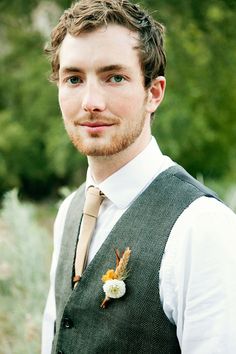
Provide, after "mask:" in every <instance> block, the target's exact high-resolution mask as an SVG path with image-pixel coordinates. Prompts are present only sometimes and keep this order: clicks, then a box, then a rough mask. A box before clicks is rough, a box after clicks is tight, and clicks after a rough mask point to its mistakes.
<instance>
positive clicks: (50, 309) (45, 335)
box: [41, 193, 74, 354]
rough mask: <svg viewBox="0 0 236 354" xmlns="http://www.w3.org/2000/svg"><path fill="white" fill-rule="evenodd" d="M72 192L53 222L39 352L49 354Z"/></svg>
mask: <svg viewBox="0 0 236 354" xmlns="http://www.w3.org/2000/svg"><path fill="white" fill-rule="evenodd" d="M73 196H74V193H72V194H70V195H69V196H68V197H67V198H66V199H65V200H64V201H63V203H62V204H61V206H60V208H59V211H58V213H57V217H56V219H55V223H54V230H53V234H54V242H53V255H52V263H51V270H50V287H49V292H48V297H47V301H46V306H45V310H44V314H43V322H42V343H41V354H50V353H51V349H52V341H53V337H54V323H55V321H56V302H55V277H56V269H57V263H58V258H59V253H60V247H61V240H62V235H63V230H64V224H65V219H66V214H67V211H68V208H69V205H70V203H71V200H72V199H73Z"/></svg>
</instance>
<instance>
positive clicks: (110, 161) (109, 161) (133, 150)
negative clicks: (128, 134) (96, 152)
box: [88, 135, 151, 183]
mask: <svg viewBox="0 0 236 354" xmlns="http://www.w3.org/2000/svg"><path fill="white" fill-rule="evenodd" d="M150 140H151V135H150V136H149V137H147V138H146V139H145V140H143V141H139V138H138V139H137V140H136V141H135V142H134V143H133V144H131V145H130V146H129V147H128V148H127V149H125V150H123V151H121V152H119V153H117V154H114V155H111V156H88V164H89V167H90V170H91V174H92V176H93V179H94V181H95V182H96V183H101V182H103V181H104V180H105V179H106V178H108V177H109V176H111V175H112V174H113V173H115V172H116V171H118V170H119V169H120V168H122V167H123V166H125V165H126V164H127V163H128V162H130V161H131V160H133V159H134V158H135V157H136V156H137V155H138V154H140V152H142V151H143V150H144V149H145V148H146V147H147V145H148V144H149V142H150Z"/></svg>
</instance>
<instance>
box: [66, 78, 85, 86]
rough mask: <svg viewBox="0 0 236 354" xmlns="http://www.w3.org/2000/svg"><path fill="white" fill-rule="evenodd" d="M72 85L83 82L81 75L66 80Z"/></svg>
mask: <svg viewBox="0 0 236 354" xmlns="http://www.w3.org/2000/svg"><path fill="white" fill-rule="evenodd" d="M66 81H67V82H68V83H69V84H71V85H78V84H81V82H82V80H81V78H80V77H79V76H71V77H69V78H68V79H67V80H66Z"/></svg>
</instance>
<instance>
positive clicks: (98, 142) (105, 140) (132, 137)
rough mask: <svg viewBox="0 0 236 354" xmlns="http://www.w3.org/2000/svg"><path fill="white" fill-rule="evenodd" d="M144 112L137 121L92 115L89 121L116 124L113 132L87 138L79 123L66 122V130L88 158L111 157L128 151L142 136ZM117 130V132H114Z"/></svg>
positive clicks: (91, 135)
mask: <svg viewBox="0 0 236 354" xmlns="http://www.w3.org/2000/svg"><path fill="white" fill-rule="evenodd" d="M145 118H146V115H145V114H144V112H143V113H142V115H140V117H139V119H137V120H136V121H134V120H128V119H124V120H121V119H118V118H115V119H108V118H107V117H103V116H101V115H91V116H90V118H89V119H87V121H91V122H95V121H96V120H98V121H102V122H108V123H112V124H114V125H113V127H112V128H111V129H112V132H110V131H109V129H110V128H108V131H106V132H105V136H103V134H100V133H95V132H94V133H89V134H87V135H86V136H84V134H81V133H80V132H79V129H80V128H81V127H80V126H79V122H77V121H75V122H67V121H66V120H64V125H65V129H66V131H67V134H68V135H69V137H70V140H71V141H72V143H73V144H74V146H75V147H76V149H77V150H79V151H80V152H81V153H82V154H83V155H86V156H111V155H115V154H118V153H119V152H121V151H124V150H125V149H127V148H128V147H129V146H130V145H131V144H133V143H134V142H135V141H136V139H137V138H138V137H139V136H140V134H141V132H142V130H143V126H144V123H145ZM114 130H115V131H114Z"/></svg>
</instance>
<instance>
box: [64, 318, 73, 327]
mask: <svg viewBox="0 0 236 354" xmlns="http://www.w3.org/2000/svg"><path fill="white" fill-rule="evenodd" d="M63 327H64V328H72V327H73V322H72V320H71V319H70V318H64V319H63Z"/></svg>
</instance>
